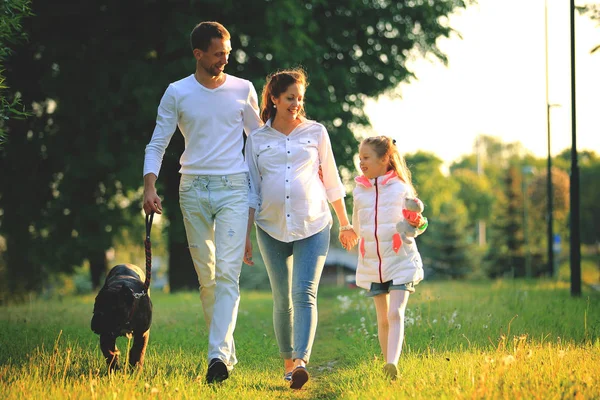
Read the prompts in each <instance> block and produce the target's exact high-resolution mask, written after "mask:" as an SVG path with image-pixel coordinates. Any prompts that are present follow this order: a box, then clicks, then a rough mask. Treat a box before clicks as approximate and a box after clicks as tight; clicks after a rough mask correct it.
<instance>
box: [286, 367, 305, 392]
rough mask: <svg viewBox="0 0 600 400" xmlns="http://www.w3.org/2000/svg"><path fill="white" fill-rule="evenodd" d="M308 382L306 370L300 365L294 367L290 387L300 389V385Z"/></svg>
mask: <svg viewBox="0 0 600 400" xmlns="http://www.w3.org/2000/svg"><path fill="white" fill-rule="evenodd" d="M306 382H308V371H307V370H306V368H305V367H303V366H302V365H299V366H297V367H296V368H294V371H293V372H292V380H291V382H290V388H291V389H302V386H304V384H305V383H306Z"/></svg>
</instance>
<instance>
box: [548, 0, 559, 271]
mask: <svg viewBox="0 0 600 400" xmlns="http://www.w3.org/2000/svg"><path fill="white" fill-rule="evenodd" d="M544 28H545V35H544V38H545V45H546V133H547V136H548V166H547V169H548V177H547V181H546V186H547V189H546V191H547V193H546V194H547V208H546V222H547V242H548V248H547V251H548V273H549V274H550V276H552V275H553V274H554V249H553V247H552V245H553V243H554V227H553V224H554V219H553V208H554V207H553V204H552V197H553V196H552V194H553V191H552V154H551V152H550V109H551V108H552V107H560V104H550V100H549V96H548V0H545V1H544Z"/></svg>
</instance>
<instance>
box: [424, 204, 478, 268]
mask: <svg viewBox="0 0 600 400" xmlns="http://www.w3.org/2000/svg"><path fill="white" fill-rule="evenodd" d="M468 219H469V214H468V212H467V209H466V207H465V206H464V205H463V204H462V202H461V201H460V200H458V199H456V200H454V201H452V202H448V203H444V204H443V205H442V208H441V213H440V215H439V216H438V218H436V219H430V222H429V226H430V229H429V231H428V232H425V233H424V234H423V235H422V236H420V237H419V239H417V240H418V241H419V240H421V238H424V237H425V236H426V235H427V236H429V237H428V240H427V244H428V246H427V253H426V258H425V260H424V264H425V266H424V267H425V271H426V276H427V277H433V278H452V279H461V278H466V277H468V276H469V275H471V274H473V272H475V269H476V266H477V265H479V264H480V259H479V254H478V252H477V251H476V249H475V246H474V244H473V243H472V242H469V240H468V235H467V234H466V230H467V227H468Z"/></svg>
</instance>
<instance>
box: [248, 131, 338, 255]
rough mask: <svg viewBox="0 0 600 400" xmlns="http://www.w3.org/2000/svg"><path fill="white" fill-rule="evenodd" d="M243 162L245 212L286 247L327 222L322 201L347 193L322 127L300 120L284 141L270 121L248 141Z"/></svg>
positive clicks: (328, 211)
mask: <svg viewBox="0 0 600 400" xmlns="http://www.w3.org/2000/svg"><path fill="white" fill-rule="evenodd" d="M246 160H247V161H248V169H249V172H250V207H251V208H254V209H255V210H256V213H255V221H256V224H257V225H258V226H259V227H260V228H261V229H262V230H264V231H265V232H267V233H268V234H269V235H270V236H271V237H273V238H274V239H276V240H279V241H282V242H287V243H289V242H292V241H295V240H300V239H304V238H307V237H309V236H312V235H314V234H316V233H318V232H320V231H321V230H323V229H324V228H325V227H326V226H327V225H328V224H331V223H332V217H331V211H330V209H329V206H328V204H327V201H328V200H329V202H333V201H335V200H338V199H341V198H343V197H344V196H345V195H346V190H345V188H344V185H343V184H342V182H341V180H340V177H339V174H338V170H337V166H336V163H335V159H334V157H333V152H332V150H331V142H330V140H329V135H328V133H327V130H326V129H325V127H324V126H323V125H321V124H319V123H317V122H315V121H310V120H305V121H303V122H302V123H301V124H300V125H298V126H297V127H296V128H295V129H294V130H293V131H292V132H291V133H290V134H289V135H287V136H286V135H284V134H283V133H281V132H279V131H277V130H275V129H273V128H272V127H271V120H269V121H267V123H266V124H265V125H264V126H263V127H261V128H259V129H257V130H255V131H254V132H252V133H251V134H250V136H248V140H247V141H246ZM319 166H321V168H322V171H323V181H321V179H320V178H319Z"/></svg>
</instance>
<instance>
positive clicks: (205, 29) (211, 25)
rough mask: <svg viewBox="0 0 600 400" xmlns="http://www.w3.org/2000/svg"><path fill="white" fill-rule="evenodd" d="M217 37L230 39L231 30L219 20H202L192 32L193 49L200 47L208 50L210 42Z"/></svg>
mask: <svg viewBox="0 0 600 400" xmlns="http://www.w3.org/2000/svg"><path fill="white" fill-rule="evenodd" d="M215 38H216V39H224V40H229V39H231V35H230V34H229V31H228V30H227V29H225V27H224V26H223V25H221V24H220V23H218V22H214V21H204V22H200V23H199V24H198V25H196V26H195V27H194V29H193V30H192V33H191V34H190V42H191V45H192V51H193V50H194V49H200V50H202V51H206V50H208V47H209V46H210V42H212V40H213V39H215Z"/></svg>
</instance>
